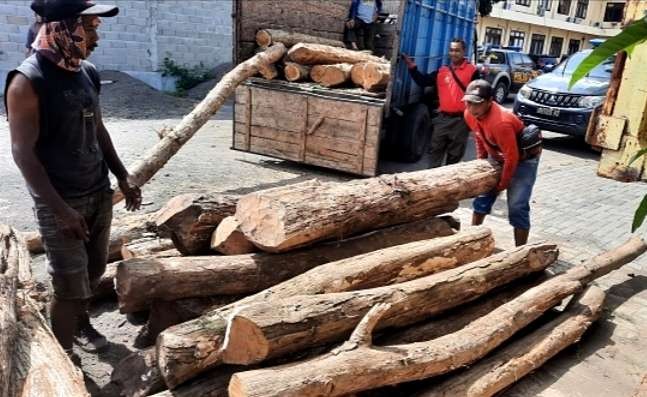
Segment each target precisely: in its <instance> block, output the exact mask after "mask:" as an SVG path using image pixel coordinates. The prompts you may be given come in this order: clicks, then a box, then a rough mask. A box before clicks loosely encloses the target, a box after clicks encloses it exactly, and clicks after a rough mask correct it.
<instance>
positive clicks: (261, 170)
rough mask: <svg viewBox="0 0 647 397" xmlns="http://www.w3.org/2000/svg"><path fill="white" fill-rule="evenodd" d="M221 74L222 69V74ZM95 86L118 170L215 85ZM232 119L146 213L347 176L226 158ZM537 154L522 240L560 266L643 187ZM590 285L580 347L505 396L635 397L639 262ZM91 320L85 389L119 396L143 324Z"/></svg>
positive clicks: (643, 314) (228, 109)
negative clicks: (196, 197) (603, 303)
mask: <svg viewBox="0 0 647 397" xmlns="http://www.w3.org/2000/svg"><path fill="white" fill-rule="evenodd" d="M224 70H226V67H223V69H222V70H221V72H222V71H224ZM102 79H103V80H104V81H105V82H106V84H105V85H104V86H103V90H102V91H103V94H102V97H101V101H102V106H103V115H104V119H105V122H106V126H107V128H108V130H109V131H110V133H111V136H112V138H113V141H114V143H115V146H116V148H117V151H118V152H119V154H120V156H121V157H122V160H123V161H124V163H125V164H132V163H133V162H134V161H135V160H137V159H138V158H139V157H140V156H142V154H143V153H144V152H145V151H146V150H147V149H148V148H150V147H152V146H153V145H154V144H155V142H156V141H157V140H158V138H157V134H156V131H159V130H160V129H162V128H163V127H164V126H174V125H176V124H177V123H178V122H179V120H180V119H181V118H182V117H183V116H184V115H186V114H187V113H188V112H190V111H191V109H192V108H193V106H194V105H195V104H196V103H197V101H198V100H199V99H201V98H203V97H204V95H205V94H206V93H207V92H208V91H209V90H210V89H211V88H212V87H213V86H214V85H215V81H209V82H206V83H203V84H201V85H200V86H198V87H196V88H195V89H193V90H191V91H189V93H188V96H187V97H185V98H178V97H174V96H171V95H166V94H162V93H159V92H157V91H155V90H153V89H151V88H149V87H147V86H146V85H144V84H143V83H141V82H139V81H137V80H134V79H132V78H130V77H128V76H127V75H125V74H122V73H117V72H105V73H102ZM109 82H110V83H109ZM3 112H4V109H2V110H0V135H2V139H3V140H4V142H7V139H8V137H7V135H8V127H7V123H6V121H5V120H4V119H5V117H4V113H3ZM232 115H233V110H232V104H231V101H229V102H228V103H227V105H226V106H224V107H223V109H221V111H220V112H218V114H217V115H216V116H214V117H213V118H212V120H210V121H209V122H208V123H207V125H205V127H204V128H203V129H202V130H201V131H200V132H199V133H198V134H196V136H195V137H194V138H193V139H192V140H191V141H189V143H188V144H187V145H186V146H185V147H183V148H182V150H180V152H179V153H178V154H177V155H176V156H175V157H174V158H173V159H172V160H171V161H170V162H169V163H168V164H167V165H166V166H165V167H164V169H163V170H162V171H161V172H160V173H159V174H158V175H156V176H155V177H154V178H153V180H152V181H151V182H150V183H149V184H147V185H146V186H145V187H144V189H143V195H144V209H143V211H144V212H153V211H155V210H157V209H158V208H160V207H161V206H162V205H163V204H164V203H165V202H166V201H168V199H170V198H171V197H173V196H175V195H177V194H181V193H188V192H202V191H217V192H236V193H245V192H249V191H253V190H259V189H263V188H268V187H273V186H277V185H283V184H290V183H296V182H301V181H304V180H307V179H312V178H318V179H320V180H346V179H350V178H351V177H350V176H349V175H346V174H340V173H335V172H331V171H329V170H323V169H319V168H315V167H306V166H301V165H297V164H294V163H290V162H285V161H279V160H273V159H270V158H267V157H262V156H256V155H252V154H248V153H241V152H237V151H233V150H229V148H230V146H231V130H232V121H231V120H232ZM548 136H550V135H548ZM6 149H7V146H0V179H1V180H2V182H3V185H4V190H3V194H2V195H1V196H0V223H8V224H11V225H14V226H16V227H18V228H19V229H21V230H34V229H35V223H34V219H33V215H32V212H31V202H30V200H29V199H28V194H27V191H26V189H25V188H24V183H23V181H22V178H21V176H20V174H19V173H18V171H17V170H16V169H15V166H14V165H13V161H12V160H11V154H10V151H9V150H6ZM545 149H546V150H545V153H544V155H543V157H542V164H541V169H540V179H539V180H538V184H537V186H536V192H535V194H534V196H533V204H532V205H533V211H534V212H533V220H534V221H536V224H537V225H538V226H537V227H536V229H533V232H532V238H533V239H535V240H537V239H547V240H551V241H555V242H557V243H558V244H559V245H560V249H561V252H562V253H561V257H562V258H563V260H564V261H563V262H560V265H561V266H564V267H568V266H572V265H573V264H577V263H580V262H581V261H582V260H584V259H586V258H590V257H591V256H593V255H595V254H597V253H598V252H600V251H601V250H603V249H608V248H611V247H613V246H615V245H617V243H618V241H620V240H622V239H624V238H625V236H626V232H625V230H626V229H627V228H628V227H627V226H626V224H627V223H629V224H630V219H631V215H632V213H633V212H632V210H631V209H632V208H635V202H636V200H638V199H639V198H641V197H642V196H643V195H644V192H645V189H644V185H623V184H618V183H614V182H613V181H607V180H603V179H601V178H597V177H595V175H594V171H593V170H594V167H595V164H596V162H597V159H596V155H595V154H592V153H591V152H590V151H589V150H588V148H586V147H585V145H584V146H583V145H582V143H581V141H578V140H574V139H564V138H563V137H554V138H553V137H551V138H550V139H547V142H546V146H545ZM469 156H473V148H471V149H470V151H468V155H467V156H466V157H467V158H469ZM420 166H421V165H420V164H417V165H407V166H405V167H403V168H397V167H398V166H396V165H393V164H384V165H383V169H387V170H392V171H397V170H412V169H416V167H418V168H419V167H420ZM422 167H424V165H422ZM564 186H568V187H569V188H568V189H566V188H564ZM461 207H462V208H460V209H459V210H458V211H457V212H456V213H455V216H457V217H459V218H460V220H461V222H463V224H468V223H469V217H470V210H469V202H467V203H463V205H462V206H461ZM123 214H124V211H123V209H122V208H121V207H119V208H116V210H115V217H120V216H123ZM505 217H506V213H505V200H501V202H500V203H499V204H497V206H496V207H495V209H494V211H493V216H492V217H490V218H488V221H487V222H486V224H487V226H490V227H491V228H492V229H493V231H494V232H495V238H496V241H497V246H498V247H499V248H509V247H511V244H512V242H511V233H510V229H509V225H508V224H507V221H506V219H505ZM34 271H35V273H36V275H37V277H38V278H39V279H41V280H47V275H46V272H45V258H44V257H42V256H41V257H38V258H35V261H34ZM599 284H600V285H602V286H603V287H604V288H605V289H606V290H607V291H608V293H609V297H608V300H607V301H608V304H607V307H606V308H605V314H604V316H603V318H602V319H601V320H600V321H598V323H597V324H595V325H594V326H593V327H592V328H591V330H590V332H588V333H587V334H586V335H585V336H584V338H583V339H582V342H581V343H580V344H578V345H576V346H573V347H572V348H569V349H567V351H565V352H563V353H562V354H560V355H559V356H558V357H557V358H556V359H554V360H551V361H549V362H548V363H547V364H546V365H545V366H544V367H542V369H541V370H539V371H536V372H535V373H533V374H531V375H530V376H527V377H526V378H524V379H523V380H522V381H521V382H519V383H518V384H516V385H515V386H514V387H512V388H510V389H509V390H507V391H506V392H505V393H503V395H505V396H508V397H521V396H544V397H558V396H559V397H572V396H582V397H584V396H586V397H589V396H593V397H595V396H605V397H611V396H613V397H615V396H631V395H632V394H633V391H634V390H635V388H636V387H637V385H638V384H639V383H640V380H641V379H642V378H643V376H645V373H647V360H645V357H646V353H645V352H647V262H645V261H644V260H643V261H640V262H638V261H637V262H636V263H634V264H632V265H629V266H627V267H626V268H624V269H623V270H621V271H618V272H616V273H614V274H613V275H611V276H608V277H606V278H605V279H604V280H601V282H600V283H599ZM92 321H93V323H94V324H95V326H96V327H97V328H98V329H99V330H101V331H102V332H103V333H105V335H106V337H107V338H108V340H109V342H110V346H109V349H108V350H107V351H105V352H104V353H101V354H98V355H94V354H86V353H85V352H82V351H80V350H79V351H77V352H78V353H79V355H80V356H81V358H82V363H83V371H84V373H85V375H86V383H87V385H88V389H89V390H90V392H91V393H92V395H93V396H101V397H107V396H118V395H119V390H118V389H117V388H116V387H115V385H112V384H110V374H111V373H112V370H113V368H114V367H115V365H117V363H118V362H119V361H120V360H121V359H122V358H124V357H125V356H127V355H128V354H129V353H130V352H133V351H135V348H134V347H133V341H134V338H135V337H136V335H137V332H138V331H139V329H140V328H141V326H142V324H141V322H138V321H137V319H134V318H130V319H129V318H126V316H124V315H121V314H119V312H118V310H117V305H116V303H115V302H110V301H106V302H98V303H96V304H95V305H94V306H93V308H92ZM387 395H388V392H387ZM391 395H392V394H391Z"/></svg>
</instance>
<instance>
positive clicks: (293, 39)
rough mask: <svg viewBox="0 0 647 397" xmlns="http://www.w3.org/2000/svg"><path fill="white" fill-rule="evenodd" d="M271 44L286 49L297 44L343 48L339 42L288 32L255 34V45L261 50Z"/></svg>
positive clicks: (263, 31)
mask: <svg viewBox="0 0 647 397" xmlns="http://www.w3.org/2000/svg"><path fill="white" fill-rule="evenodd" d="M273 43H283V44H284V45H285V46H286V47H288V48H289V47H292V46H294V45H295V44H298V43H311V44H324V45H328V46H332V47H341V48H343V47H344V43H343V42H341V41H339V40H333V39H327V38H324V37H317V36H312V35H309V34H303V33H296V32H288V31H285V30H279V29H261V30H259V31H258V32H256V44H258V46H259V47H261V48H267V47H269V46H270V45H272V44H273Z"/></svg>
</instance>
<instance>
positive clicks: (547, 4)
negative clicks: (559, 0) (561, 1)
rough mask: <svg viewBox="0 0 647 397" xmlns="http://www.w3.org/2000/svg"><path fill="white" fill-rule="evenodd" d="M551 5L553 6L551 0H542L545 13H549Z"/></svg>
mask: <svg viewBox="0 0 647 397" xmlns="http://www.w3.org/2000/svg"><path fill="white" fill-rule="evenodd" d="M551 4H553V0H544V8H545V9H546V11H550V6H551Z"/></svg>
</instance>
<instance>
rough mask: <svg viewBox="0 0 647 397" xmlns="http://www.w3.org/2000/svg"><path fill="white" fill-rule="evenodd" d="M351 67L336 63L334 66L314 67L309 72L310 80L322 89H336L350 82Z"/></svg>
mask: <svg viewBox="0 0 647 397" xmlns="http://www.w3.org/2000/svg"><path fill="white" fill-rule="evenodd" d="M352 67H353V65H351V64H348V63H338V64H334V65H315V66H313V67H312V70H311V71H310V78H311V79H312V81H314V82H315V83H319V84H321V85H322V86H324V87H336V86H339V85H342V84H344V83H346V82H347V81H349V80H350V70H351V68H352Z"/></svg>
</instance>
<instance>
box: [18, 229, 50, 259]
mask: <svg viewBox="0 0 647 397" xmlns="http://www.w3.org/2000/svg"><path fill="white" fill-rule="evenodd" d="M23 237H24V238H25V242H26V243H27V249H28V250H29V253H30V254H32V255H38V254H42V253H44V252H45V249H44V247H43V241H42V240H41V238H40V233H38V232H24V233H23Z"/></svg>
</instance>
